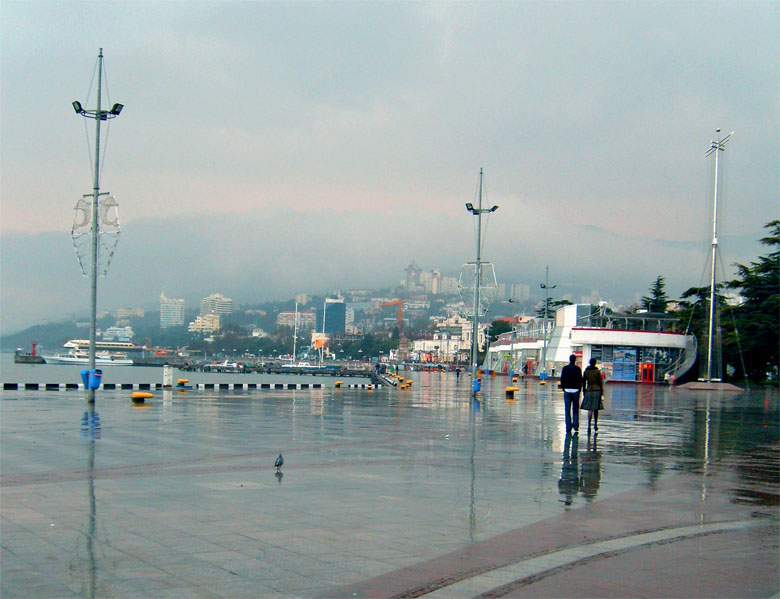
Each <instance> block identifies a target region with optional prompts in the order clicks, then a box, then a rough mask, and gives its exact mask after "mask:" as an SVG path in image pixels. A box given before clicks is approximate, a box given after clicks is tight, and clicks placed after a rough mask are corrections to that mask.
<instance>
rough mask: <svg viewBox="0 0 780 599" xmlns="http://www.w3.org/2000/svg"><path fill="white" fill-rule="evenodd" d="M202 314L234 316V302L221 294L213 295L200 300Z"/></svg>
mask: <svg viewBox="0 0 780 599" xmlns="http://www.w3.org/2000/svg"><path fill="white" fill-rule="evenodd" d="M200 313H201V315H202V316H205V315H206V314H232V313H233V300H232V299H230V298H229V297H225V296H224V295H222V294H221V293H212V294H211V295H209V296H208V297H204V298H203V299H202V300H200Z"/></svg>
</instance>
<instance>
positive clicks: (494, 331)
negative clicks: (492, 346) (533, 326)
mask: <svg viewBox="0 0 780 599" xmlns="http://www.w3.org/2000/svg"><path fill="white" fill-rule="evenodd" d="M511 330H512V323H511V322H509V321H508V320H494V321H493V322H491V323H490V328H489V329H488V338H489V342H490V343H493V342H494V341H495V340H496V339H498V336H499V335H500V334H501V333H507V332H509V331H511Z"/></svg>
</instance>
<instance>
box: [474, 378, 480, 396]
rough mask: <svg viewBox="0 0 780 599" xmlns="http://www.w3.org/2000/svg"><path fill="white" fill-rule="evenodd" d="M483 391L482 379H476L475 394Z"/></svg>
mask: <svg viewBox="0 0 780 599" xmlns="http://www.w3.org/2000/svg"><path fill="white" fill-rule="evenodd" d="M481 389H482V379H474V392H475V393H476V392H477V391H480V390H481Z"/></svg>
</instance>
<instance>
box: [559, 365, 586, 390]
mask: <svg viewBox="0 0 780 599" xmlns="http://www.w3.org/2000/svg"><path fill="white" fill-rule="evenodd" d="M581 387H582V370H580V367H579V366H577V365H576V364H567V365H566V366H564V367H563V370H561V389H577V390H578V391H579V390H580V388H581Z"/></svg>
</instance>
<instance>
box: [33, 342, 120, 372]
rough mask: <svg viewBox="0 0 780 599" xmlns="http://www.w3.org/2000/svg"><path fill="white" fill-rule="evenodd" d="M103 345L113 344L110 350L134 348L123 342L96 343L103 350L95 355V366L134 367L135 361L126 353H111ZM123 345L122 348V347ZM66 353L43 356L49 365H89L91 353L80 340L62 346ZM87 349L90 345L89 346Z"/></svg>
mask: <svg viewBox="0 0 780 599" xmlns="http://www.w3.org/2000/svg"><path fill="white" fill-rule="evenodd" d="M101 343H102V344H106V343H108V344H111V345H112V347H111V348H110V349H120V348H121V349H129V348H128V347H127V346H130V347H132V346H133V344H132V343H127V344H126V345H125V344H124V343H123V342H105V341H104V342H100V341H98V342H97V343H96V346H97V349H98V350H101V351H98V352H96V353H95V366H132V365H133V360H132V359H131V358H128V357H127V354H126V353H124V352H116V351H110V350H109V348H101V347H100V345H101ZM120 344H121V346H120ZM62 347H63V349H65V350H67V351H65V352H62V353H59V354H56V355H54V356H43V358H44V360H46V363H47V364H85V365H88V364H89V352H88V351H85V349H84V347H83V342H81V341H80V340H73V341H68V342H67V343H65V345H63V346H62ZM87 347H89V345H88V344H87Z"/></svg>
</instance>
